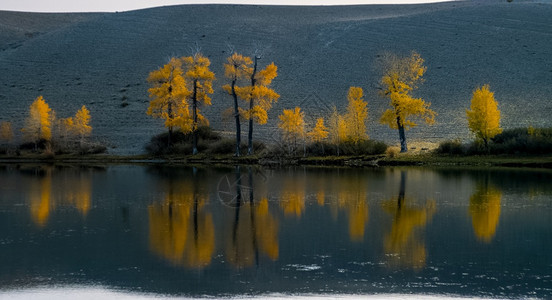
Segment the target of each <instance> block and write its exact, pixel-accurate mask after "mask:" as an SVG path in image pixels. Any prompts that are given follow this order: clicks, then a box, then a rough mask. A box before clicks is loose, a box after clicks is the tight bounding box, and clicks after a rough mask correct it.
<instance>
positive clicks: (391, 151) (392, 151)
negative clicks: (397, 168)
mask: <svg viewBox="0 0 552 300" xmlns="http://www.w3.org/2000/svg"><path fill="white" fill-rule="evenodd" d="M400 152H401V148H399V147H388V148H387V150H385V156H386V157H387V158H395V157H397V155H399V153H400Z"/></svg>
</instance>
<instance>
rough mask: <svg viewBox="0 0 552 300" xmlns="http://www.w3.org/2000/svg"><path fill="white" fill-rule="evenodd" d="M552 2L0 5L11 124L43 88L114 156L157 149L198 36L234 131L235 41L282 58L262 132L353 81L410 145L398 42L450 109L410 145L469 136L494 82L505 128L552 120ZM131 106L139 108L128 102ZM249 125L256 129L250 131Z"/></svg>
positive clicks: (336, 99)
mask: <svg viewBox="0 0 552 300" xmlns="http://www.w3.org/2000/svg"><path fill="white" fill-rule="evenodd" d="M550 16H552V4H551V3H550V2H546V1H514V2H512V3H508V2H506V1H498V0H497V1H474V2H449V3H438V4H426V5H388V6H381V5H379V6H376V5H370V6H337V7H282V6H238V5H183V6H173V7H161V8H153V9H147V10H139V11H130V12H124V13H102V14H33V13H16V12H0V103H1V107H2V108H1V109H0V120H8V121H12V122H13V123H14V125H15V127H17V128H20V127H21V126H22V124H23V119H24V117H25V116H26V113H27V109H28V106H29V105H30V103H31V102H32V101H33V100H34V99H35V98H36V97H37V96H38V95H43V96H44V97H45V99H46V100H47V102H48V103H49V104H50V106H51V107H52V108H53V109H55V110H56V113H57V115H58V116H59V117H67V116H69V115H72V114H74V113H75V112H76V111H77V110H78V109H79V108H80V106H81V105H82V104H85V105H86V106H87V107H88V108H89V109H90V111H91V114H92V118H93V121H92V126H93V127H94V131H93V134H94V135H95V136H99V137H101V138H103V139H105V140H107V141H108V142H109V143H110V145H111V146H113V148H111V149H110V153H115V154H128V153H140V152H143V145H144V144H145V143H146V142H147V141H148V140H149V138H150V136H152V135H154V134H156V133H159V132H161V131H163V127H162V121H161V120H154V119H151V118H150V117H148V116H147V115H146V114H145V111H146V109H147V106H148V101H149V99H148V95H147V88H148V86H147V82H146V80H145V79H146V77H147V75H148V73H149V72H150V71H151V70H154V69H156V68H158V67H159V66H161V65H163V64H164V63H166V62H167V60H168V58H169V57H170V56H184V55H190V54H191V48H192V47H193V46H194V44H195V43H198V44H199V46H200V47H201V49H202V52H203V53H204V54H205V55H207V56H208V57H210V59H211V62H212V69H213V71H214V72H215V73H216V74H217V79H218V80H217V81H216V84H215V94H214V95H213V106H212V107H205V108H203V111H204V112H205V114H206V116H207V117H208V118H209V120H210V121H211V125H212V126H213V127H214V128H215V129H217V130H223V131H232V129H233V127H232V122H231V121H225V120H223V119H222V117H221V112H222V111H224V110H225V109H226V108H227V107H229V106H230V103H231V99H230V97H229V96H227V95H225V94H224V93H223V92H222V91H221V89H220V86H222V85H223V84H225V83H226V80H225V79H224V77H223V68H222V64H223V62H224V61H225V58H226V57H227V56H228V54H229V51H228V45H229V44H230V45H232V46H233V47H234V48H235V49H236V50H238V51H239V52H242V53H245V54H250V53H252V52H253V50H254V49H255V48H260V49H262V50H263V58H262V60H261V64H262V65H264V64H268V63H270V62H272V61H274V62H275V63H276V64H277V65H278V67H279V69H278V72H279V76H278V77H277V78H276V79H275V80H274V84H273V87H274V88H275V90H276V91H278V92H279V93H280V95H281V98H280V101H279V102H278V103H277V105H275V106H274V108H273V109H272V110H271V111H270V112H269V124H267V125H264V126H257V127H256V129H258V130H257V131H256V134H255V135H256V137H257V138H259V139H261V138H262V139H264V140H270V139H271V138H272V137H271V135H272V132H275V120H277V115H278V114H280V113H281V111H282V109H284V108H292V107H294V106H296V105H300V106H301V107H303V108H305V109H306V111H307V115H309V116H312V117H314V116H315V115H316V114H319V113H321V112H322V113H323V112H324V111H327V110H328V109H329V107H330V106H332V105H334V104H335V105H337V107H338V108H340V107H341V109H344V107H343V106H344V104H345V103H346V93H347V89H348V87H349V86H353V85H354V86H361V87H363V88H364V89H365V93H366V100H368V102H369V109H370V112H369V114H370V118H371V122H370V125H369V134H370V137H371V138H374V139H380V140H384V141H387V142H391V143H397V142H398V137H397V133H396V132H395V131H392V130H390V129H388V128H386V127H384V126H382V125H379V124H378V122H377V119H378V118H379V115H380V114H381V112H382V111H383V110H384V109H385V108H386V106H387V100H386V99H382V98H380V97H379V96H378V79H379V76H380V75H379V74H380V71H379V70H378V68H377V59H378V57H379V55H381V54H382V53H384V52H385V51H392V52H397V53H403V54H408V53H409V52H410V50H413V49H415V50H417V51H418V52H419V53H420V54H421V55H422V57H423V58H425V59H426V64H427V66H428V70H427V73H426V76H425V82H424V84H423V85H422V86H421V87H420V89H419V90H418V91H417V92H416V96H420V97H422V98H424V99H426V100H428V101H430V102H431V103H432V108H433V109H434V110H435V111H437V113H438V114H439V115H438V116H437V124H435V125H434V126H433V127H427V126H421V127H418V128H415V129H413V130H410V131H409V132H407V139H408V140H409V141H415V140H425V141H430V142H438V141H440V140H443V139H447V138H455V137H461V138H469V137H470V135H469V131H468V130H467V122H466V120H465V113H464V111H465V109H466V108H467V107H468V106H469V100H470V98H471V92H472V90H473V89H475V88H476V87H478V86H479V85H482V84H484V83H489V84H490V85H491V89H492V90H493V91H495V97H496V98H497V100H498V101H499V108H500V109H501V110H502V116H503V122H502V124H503V127H506V128H510V127H519V126H527V125H533V126H552V119H551V118H550V115H551V114H552V102H551V101H550V97H551V96H550V95H552V59H551V58H552V23H551V22H550ZM122 103H127V104H128V105H127V106H124V105H122ZM242 130H244V131H243V133H244V135H245V133H246V132H247V131H246V130H247V127H246V126H245V127H242Z"/></svg>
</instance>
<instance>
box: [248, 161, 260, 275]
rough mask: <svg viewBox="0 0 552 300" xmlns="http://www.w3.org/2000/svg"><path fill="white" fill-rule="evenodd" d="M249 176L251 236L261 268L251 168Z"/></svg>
mask: <svg viewBox="0 0 552 300" xmlns="http://www.w3.org/2000/svg"><path fill="white" fill-rule="evenodd" d="M248 173H249V174H248V175H249V204H250V208H249V219H250V221H251V236H252V238H253V240H252V241H251V243H252V246H253V251H254V254H255V255H254V256H255V265H256V266H259V245H258V242H257V226H256V225H257V224H256V222H255V207H254V206H255V201H254V200H253V171H252V169H251V167H249V169H248Z"/></svg>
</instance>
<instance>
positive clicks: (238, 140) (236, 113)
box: [232, 79, 241, 156]
mask: <svg viewBox="0 0 552 300" xmlns="http://www.w3.org/2000/svg"><path fill="white" fill-rule="evenodd" d="M232 97H234V117H235V118H236V156H240V144H241V126H240V110H239V106H238V95H237V94H236V79H234V80H232Z"/></svg>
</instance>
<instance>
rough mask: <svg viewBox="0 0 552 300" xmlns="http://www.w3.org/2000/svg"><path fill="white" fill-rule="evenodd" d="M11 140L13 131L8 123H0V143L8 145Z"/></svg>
mask: <svg viewBox="0 0 552 300" xmlns="http://www.w3.org/2000/svg"><path fill="white" fill-rule="evenodd" d="M12 139H13V130H12V125H11V123H10V122H6V121H2V122H0V143H4V144H8V143H10V142H11V140H12Z"/></svg>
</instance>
